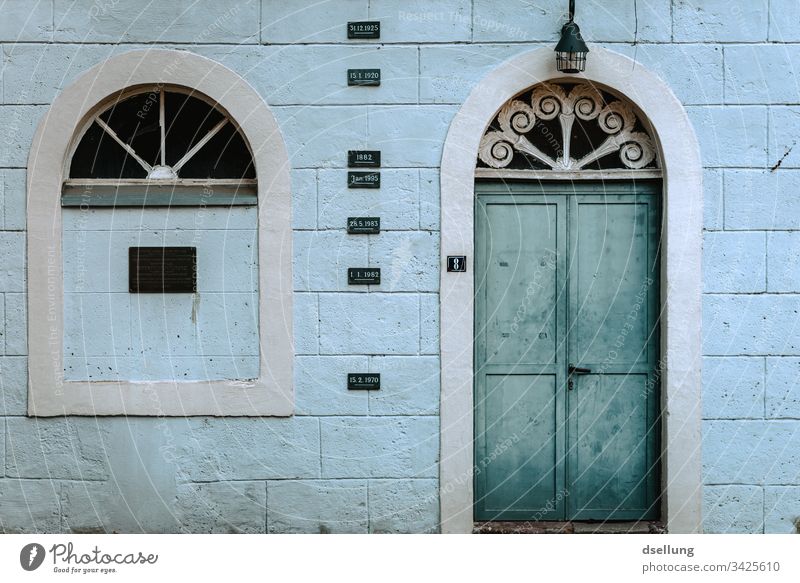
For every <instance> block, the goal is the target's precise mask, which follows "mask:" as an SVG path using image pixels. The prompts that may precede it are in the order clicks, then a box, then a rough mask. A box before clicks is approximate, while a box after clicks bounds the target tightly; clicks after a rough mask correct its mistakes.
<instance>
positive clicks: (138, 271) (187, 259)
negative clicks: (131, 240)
mask: <svg viewBox="0 0 800 583" xmlns="http://www.w3.org/2000/svg"><path fill="white" fill-rule="evenodd" d="M128 287H129V290H130V293H132V294H142V293H155V294H168V293H194V292H196V291H197V248H196V247H130V248H128Z"/></svg>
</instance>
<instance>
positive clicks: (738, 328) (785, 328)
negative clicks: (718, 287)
mask: <svg viewBox="0 0 800 583" xmlns="http://www.w3.org/2000/svg"><path fill="white" fill-rule="evenodd" d="M799 313H800V295H794V294H791V295H790V294H781V295H771V294H759V295H707V296H705V297H704V298H703V349H704V353H705V354H707V355H714V356H737V355H753V356H756V355H788V356H792V355H800V326H798V314H799Z"/></svg>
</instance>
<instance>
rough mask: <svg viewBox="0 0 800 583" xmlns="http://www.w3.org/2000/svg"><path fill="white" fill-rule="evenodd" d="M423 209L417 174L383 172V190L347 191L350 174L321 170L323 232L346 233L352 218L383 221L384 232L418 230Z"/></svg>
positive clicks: (320, 196)
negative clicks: (330, 230)
mask: <svg viewBox="0 0 800 583" xmlns="http://www.w3.org/2000/svg"><path fill="white" fill-rule="evenodd" d="M419 208H420V207H419V175H418V173H417V171H416V170H393V169H384V170H381V187H380V189H370V188H347V171H345V170H320V173H319V219H318V223H319V228H320V229H345V228H346V227H347V219H348V217H380V219H381V231H386V230H397V229H402V230H409V229H416V228H417V227H418V225H419Z"/></svg>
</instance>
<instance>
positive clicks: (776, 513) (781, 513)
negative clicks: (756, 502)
mask: <svg viewBox="0 0 800 583" xmlns="http://www.w3.org/2000/svg"><path fill="white" fill-rule="evenodd" d="M764 532H766V533H774V534H798V533H800V487H797V486H768V487H766V488H765V489H764Z"/></svg>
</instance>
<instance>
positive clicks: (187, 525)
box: [175, 482, 267, 534]
mask: <svg viewBox="0 0 800 583" xmlns="http://www.w3.org/2000/svg"><path fill="white" fill-rule="evenodd" d="M175 514H176V518H177V520H178V522H179V523H180V524H181V525H182V527H183V528H182V530H183V532H191V533H221V534H228V533H246V534H260V533H264V532H265V531H266V525H267V488H266V484H265V483H264V482H211V483H208V484H181V485H180V486H178V495H177V497H176V499H175Z"/></svg>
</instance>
